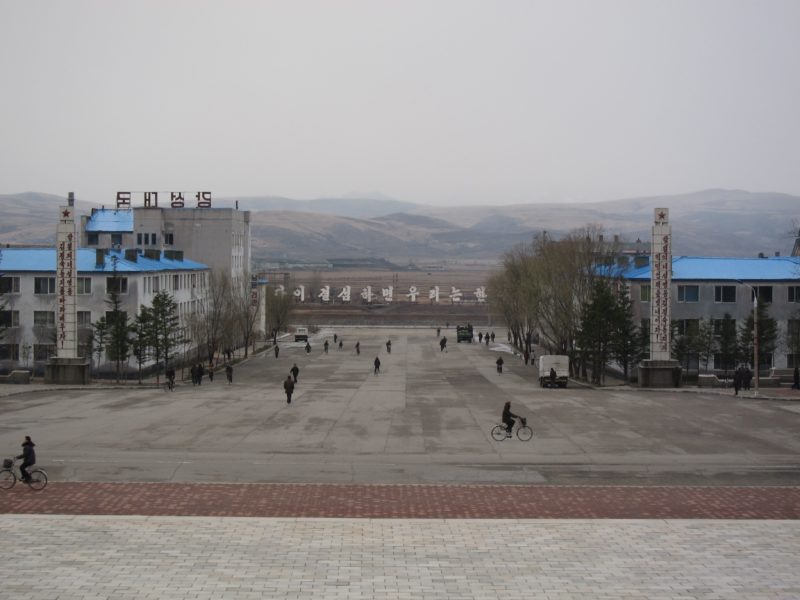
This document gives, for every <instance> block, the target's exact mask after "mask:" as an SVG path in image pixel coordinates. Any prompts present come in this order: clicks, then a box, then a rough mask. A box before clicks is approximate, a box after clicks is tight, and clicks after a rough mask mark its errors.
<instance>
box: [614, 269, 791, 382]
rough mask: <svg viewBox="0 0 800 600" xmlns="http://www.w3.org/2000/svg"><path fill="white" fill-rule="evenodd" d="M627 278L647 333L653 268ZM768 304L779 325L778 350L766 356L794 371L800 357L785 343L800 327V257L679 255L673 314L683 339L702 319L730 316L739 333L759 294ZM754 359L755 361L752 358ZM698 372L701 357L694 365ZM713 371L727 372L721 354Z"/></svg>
mask: <svg viewBox="0 0 800 600" xmlns="http://www.w3.org/2000/svg"><path fill="white" fill-rule="evenodd" d="M624 278H625V279H626V280H627V282H628V283H629V286H630V297H631V300H632V302H633V310H634V317H635V319H637V320H638V321H639V322H640V323H641V327H642V329H643V330H645V331H649V319H650V297H651V289H650V266H649V265H648V266H645V267H641V268H639V269H632V270H629V271H627V272H626V273H625V275H624ZM748 286H751V287H752V288H755V289H756V290H757V292H758V299H759V302H761V303H764V304H768V305H769V309H768V313H769V316H770V317H772V318H773V319H775V320H776V321H777V323H778V330H779V340H778V344H777V348H776V351H775V352H774V353H773V354H769V355H768V356H767V357H766V360H765V362H767V363H768V364H767V365H764V366H770V367H776V368H793V367H794V366H795V364H797V365H800V356H798V355H795V354H794V353H792V352H791V350H790V348H788V346H787V345H786V344H785V343H783V342H784V340H785V339H786V336H787V333H788V332H789V331H790V330H792V331H797V328H798V327H800V257H780V256H776V257H759V258H708V257H695V256H676V257H674V258H673V259H672V287H671V298H672V302H671V313H672V321H673V326H674V328H675V330H676V331H675V332H674V333H677V334H678V335H682V334H684V333H686V332H687V331H689V330H691V329H692V328H696V327H697V326H698V325H699V320H700V319H712V320H713V321H715V322H716V321H720V320H721V319H722V318H723V317H724V315H725V314H726V313H727V314H729V315H730V316H731V317H732V318H733V319H734V320H735V321H736V329H737V331H739V330H740V329H741V326H742V324H743V323H745V322H746V321H747V319H748V317H750V316H751V315H752V314H753V291H752V290H751V289H750V287H748ZM751 360H752V359H751ZM690 367H691V368H692V369H695V368H697V359H696V358H695V359H694V364H693V365H690ZM709 367H710V368H712V367H713V368H714V369H722V368H723V364H722V358H721V356H720V355H719V354H718V355H717V356H715V358H714V364H713V365H709Z"/></svg>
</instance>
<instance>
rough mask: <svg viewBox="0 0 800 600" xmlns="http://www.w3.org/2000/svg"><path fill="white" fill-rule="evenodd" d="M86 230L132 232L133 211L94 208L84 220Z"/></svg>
mask: <svg viewBox="0 0 800 600" xmlns="http://www.w3.org/2000/svg"><path fill="white" fill-rule="evenodd" d="M86 231H90V232H105V233H132V232H133V211H132V210H130V209H125V210H108V209H105V208H101V209H100V210H95V211H94V212H93V213H92V216H91V217H89V220H88V221H87V222H86Z"/></svg>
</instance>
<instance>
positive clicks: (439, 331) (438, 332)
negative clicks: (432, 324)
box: [436, 327, 442, 338]
mask: <svg viewBox="0 0 800 600" xmlns="http://www.w3.org/2000/svg"><path fill="white" fill-rule="evenodd" d="M440 335H442V328H441V327H437V328H436V337H437V338H438V337H439V336H440Z"/></svg>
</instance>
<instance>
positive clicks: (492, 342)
mask: <svg viewBox="0 0 800 600" xmlns="http://www.w3.org/2000/svg"><path fill="white" fill-rule="evenodd" d="M491 337H492V343H493V344H494V331H493V332H492V336H491Z"/></svg>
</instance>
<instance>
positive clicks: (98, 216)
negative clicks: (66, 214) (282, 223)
mask: <svg viewBox="0 0 800 600" xmlns="http://www.w3.org/2000/svg"><path fill="white" fill-rule="evenodd" d="M80 240H81V246H83V247H85V248H110V249H120V248H137V249H141V250H146V249H159V250H161V249H163V250H179V251H182V252H183V253H184V255H185V256H186V257H187V258H191V259H192V260H199V261H202V262H203V263H204V264H206V265H208V266H209V267H211V269H212V270H214V271H216V272H221V273H229V274H230V275H231V276H232V277H234V278H241V277H242V276H243V275H244V274H245V272H250V271H251V265H250V258H251V254H250V247H251V244H250V212H249V211H239V210H236V209H234V208H159V207H144V206H140V207H134V208H129V209H105V208H101V209H93V210H92V214H91V215H89V216H86V215H85V216H83V217H81V225H80Z"/></svg>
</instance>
